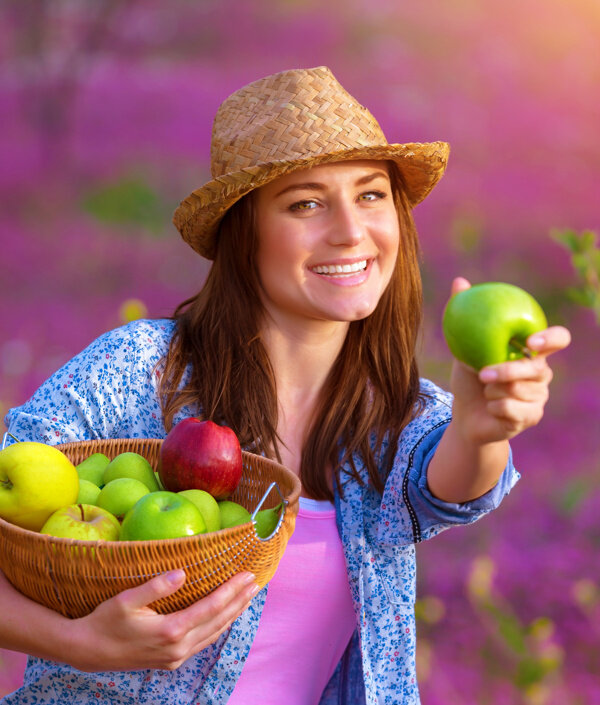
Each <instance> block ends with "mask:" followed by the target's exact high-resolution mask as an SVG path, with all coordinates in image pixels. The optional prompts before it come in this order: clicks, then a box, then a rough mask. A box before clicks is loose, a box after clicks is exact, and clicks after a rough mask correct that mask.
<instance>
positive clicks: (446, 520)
mask: <svg viewBox="0 0 600 705" xmlns="http://www.w3.org/2000/svg"><path fill="white" fill-rule="evenodd" d="M423 391H424V392H425V393H426V404H425V409H424V410H423V412H422V413H421V414H420V415H419V416H418V417H417V418H416V419H415V420H413V421H412V422H411V423H410V424H409V425H408V426H407V428H406V429H405V431H404V432H403V434H402V436H401V438H400V442H399V444H398V446H399V447H398V452H397V455H396V460H395V463H394V466H393V469H392V472H391V473H390V476H389V477H388V479H387V482H386V486H385V489H384V493H383V498H382V502H381V511H380V518H379V523H378V527H377V536H378V540H379V541H380V542H381V543H384V544H391V545H407V544H410V543H418V542H420V541H423V540H425V539H429V538H431V537H433V536H436V535H437V534H439V533H440V532H441V531H444V530H445V529H449V528H450V527H452V526H457V525H461V524H471V523H472V522H474V521H477V520H478V519H480V518H481V517H483V516H484V515H485V514H487V513H489V512H490V511H492V510H493V509H496V508H497V507H498V506H499V505H500V503H501V502H502V500H503V499H504V497H505V496H506V495H507V494H508V493H509V492H510V490H511V489H512V488H513V487H514V485H515V484H516V482H517V481H518V479H519V477H520V475H519V473H518V472H517V471H516V469H515V467H514V465H513V459H512V451H511V452H510V453H509V459H508V462H507V464H506V467H505V468H504V471H503V473H502V475H501V476H500V478H499V480H498V482H497V483H496V485H495V486H494V487H493V488H492V489H491V490H490V491H489V492H487V493H486V494H484V495H482V496H481V497H478V498H477V499H474V500H472V501H470V502H464V503H461V504H457V503H451V502H444V501H442V500H440V499H438V498H437V497H435V496H434V495H432V494H431V492H430V491H429V489H428V487H427V468H428V466H429V462H430V460H431V458H432V457H433V455H434V453H435V452H436V450H437V447H438V445H439V442H440V440H441V438H442V436H443V434H444V431H445V430H446V428H447V426H448V424H449V423H450V420H451V406H452V397H451V395H450V394H448V393H447V392H445V391H443V390H441V389H439V387H436V386H435V385H433V383H431V382H427V381H424V383H423Z"/></svg>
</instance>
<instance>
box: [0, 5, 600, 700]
mask: <svg viewBox="0 0 600 705" xmlns="http://www.w3.org/2000/svg"><path fill="white" fill-rule="evenodd" d="M0 22H1V25H0V26H1V32H2V41H1V42H0V59H1V65H0V116H1V120H2V123H1V124H2V130H1V131H0V155H1V162H0V203H1V213H2V216H1V219H0V237H1V244H2V268H1V276H0V295H1V296H2V300H3V301H4V305H3V306H2V307H1V308H0V418H1V417H3V416H4V413H5V412H6V411H7V410H8V408H10V407H11V406H13V405H16V404H19V403H21V402H23V401H24V400H25V399H26V398H27V397H28V396H29V395H30V394H31V393H32V392H33V390H34V389H35V388H36V387H37V385H38V384H40V383H41V382H42V381H43V380H44V379H45V378H46V377H47V376H48V375H49V374H51V373H52V372H53V371H54V370H55V369H56V368H57V367H58V366H60V365H61V364H62V363H63V362H65V361H66V360H67V359H68V358H69V357H71V356H72V355H73V354H74V353H76V352H78V351H79V350H81V349H82V348H83V347H84V346H85V345H87V344H88V343H89V342H91V340H93V339H94V338H95V337H96V336H98V335H99V334H100V333H102V332H104V331H105V330H107V329H109V328H113V327H115V326H117V325H120V324H121V323H122V322H124V321H127V320H130V319H131V318H136V317H140V316H146V315H147V316H151V317H157V316H163V315H169V314H170V313H171V312H172V310H173V308H174V306H175V305H176V304H177V303H179V301H180V300H182V299H183V298H185V297H187V296H189V295H191V294H193V293H195V291H196V290H197V289H198V288H199V285H200V283H201V282H202V279H203V277H204V275H205V273H206V263H205V262H204V261H203V260H202V259H200V258H199V257H196V256H193V255H192V251H191V250H189V248H188V247H187V246H186V245H184V244H183V243H182V242H180V238H179V235H178V234H177V232H176V231H175V229H174V227H173V226H172V224H171V214H172V211H173V210H174V208H175V207H176V205H177V204H178V203H179V201H180V200H181V199H182V198H184V197H185V196H187V195H188V193H189V192H190V191H191V190H193V189H194V188H196V187H198V186H199V185H201V184H202V183H203V182H204V181H205V180H207V177H208V172H209V165H208V155H209V139H210V129H211V122H212V117H213V115H214V113H215V110H216V109H217V107H218V105H219V103H220V102H221V101H222V100H223V99H224V98H225V97H226V96H227V95H229V93H231V92H232V91H233V90H235V89H237V88H238V87H240V86H241V85H243V84H245V83H247V82H249V81H251V80H254V79H256V78H259V77H261V76H263V75H266V74H268V73H272V72H275V71H280V70H284V69H288V68H295V67H307V66H317V65H321V64H325V65H328V66H329V67H330V68H331V69H332V70H333V72H334V73H335V75H336V76H337V78H338V79H339V80H340V81H341V83H342V84H343V85H344V86H345V87H346V88H347V89H348V90H349V91H350V92H351V93H352V94H353V95H354V96H355V97H356V98H357V99H358V100H359V101H361V102H362V103H364V104H366V105H367V106H368V107H369V108H370V109H371V110H372V112H373V113H374V114H375V115H376V117H377V118H378V119H379V121H380V123H381V125H382V127H383V129H384V131H385V132H386V134H387V136H388V139H389V140H390V141H395V142H402V141H408V142H411V141H428V140H438V139H440V140H447V141H448V142H450V143H451V147H452V153H451V158H450V163H449V168H448V171H447V174H446V175H445V177H444V178H443V179H442V181H441V182H440V184H439V186H438V187H437V188H436V189H435V191H434V193H433V194H432V196H431V197H430V198H428V199H427V201H426V202H425V203H423V204H422V205H420V206H419V207H418V208H417V209H416V211H415V217H416V221H417V226H418V228H419V231H420V233H421V238H422V242H423V250H424V262H423V276H424V281H425V286H426V305H427V325H426V327H425V331H424V337H423V348H422V368H423V373H424V374H425V375H427V376H429V377H431V378H433V379H435V380H436V381H438V382H439V383H441V384H443V385H447V378H448V371H449V367H450V358H449V354H448V352H447V350H446V347H445V344H444V342H443V339H442V337H441V333H440V325H439V322H440V317H441V311H442V308H443V305H444V303H445V301H446V298H447V296H448V291H449V287H450V282H451V280H452V278H453V277H454V276H456V275H459V274H460V275H463V276H467V277H468V278H471V280H472V281H473V282H476V281H484V280H490V279H494V280H503V281H509V282H512V283H514V284H518V285H520V286H523V287H524V288H526V289H527V290H529V291H530V292H531V293H533V294H534V295H535V296H536V297H537V298H538V299H539V300H540V302H541V303H542V304H543V306H544V308H545V309H546V311H547V313H548V316H549V319H550V320H551V322H552V323H560V324H565V325H567V326H568V327H569V328H570V329H571V330H572V333H573V336H574V340H573V344H572V346H571V348H570V349H569V350H568V351H566V352H564V353H562V354H561V355H560V356H557V357H556V359H555V360H554V363H553V366H554V370H555V380H554V382H553V385H552V392H553V396H552V398H551V400H550V402H549V404H548V406H547V412H546V417H545V419H544V421H543V423H542V425H541V426H539V427H538V428H536V429H534V430H531V431H529V432H527V433H526V434H525V435H523V436H522V437H520V438H518V439H516V440H515V442H514V451H515V456H516V463H517V466H518V468H519V469H520V470H521V472H522V474H523V479H522V480H521V482H520V483H519V485H518V487H517V489H516V490H515V491H514V492H513V493H512V495H511V496H509V498H508V499H507V500H506V502H505V503H504V504H503V506H502V507H501V508H500V509H499V510H498V511H497V512H496V513H495V514H494V515H492V516H490V517H489V518H487V519H486V520H484V521H482V522H480V523H479V524H477V525H476V526H473V527H470V528H468V529H456V530H454V531H451V532H448V533H446V534H444V535H442V536H440V537H439V538H437V539H435V540H434V541H432V542H429V543H427V544H423V545H422V546H420V547H419V555H420V572H419V596H420V597H419V601H418V603H417V615H418V627H419V636H420V640H419V677H420V683H421V691H422V697H423V702H424V705H471V704H473V705H475V704H477V705H485V704H488V703H489V704H493V705H504V704H506V705H515V704H517V705H518V704H521V703H522V704H523V705H565V703H568V704H572V705H588V704H589V705H592V703H598V702H600V676H598V667H597V666H598V663H600V562H599V561H598V549H599V548H600V523H599V521H598V515H599V508H600V504H599V500H600V467H599V465H600V423H599V418H600V369H599V365H598V351H599V349H600V348H599V343H600V326H598V324H597V323H596V321H595V319H594V315H593V313H592V312H591V311H589V310H585V309H583V308H578V307H577V306H576V305H575V304H573V303H571V302H570V300H569V299H568V298H567V296H566V295H565V290H566V288H567V287H569V286H572V285H573V284H574V283H575V274H574V271H573V269H572V265H571V262H570V258H569V255H568V253H567V252H566V251H565V250H564V249H563V248H561V246H559V245H558V244H557V243H556V242H555V241H554V240H553V239H552V238H551V237H550V232H551V230H552V229H554V228H573V229H575V230H577V231H579V230H582V229H586V228H587V229H591V230H595V231H596V232H600V207H599V206H598V202H599V200H600V199H599V195H600V189H599V184H600V135H599V130H598V125H600V42H599V41H598V37H599V36H600V6H599V5H598V3H597V2H596V0H570V2H569V3H565V2H562V1H560V0H544V1H542V0H505V1H504V2H502V3H499V2H491V1H489V2H480V1H478V0H455V2H452V3H448V2H445V0H432V1H431V2H428V3H414V2H410V3H409V2H404V3H399V2H392V0H368V1H367V0H330V1H329V3H328V4H327V7H324V4H323V3H322V2H316V1H315V0H304V2H302V3H300V2H298V0H254V1H253V2H252V3H247V2H242V0H202V2H196V3H190V2H186V1H185V0H171V2H170V3H168V4H167V3H162V2H158V1H155V2H151V1H148V0H143V1H142V0H140V1H138V2H129V3H122V2H117V1H116V0H112V1H111V0H98V1H97V2H95V3H93V4H88V3H81V4H80V3H70V2H54V3H50V2H41V1H40V2H30V3H21V2H18V1H16V0H11V1H8V2H4V3H3V5H2V7H1V8H0ZM23 666H24V657H23V656H21V655H17V654H13V653H11V652H6V651H1V650H0V695H1V694H3V693H5V692H8V691H9V690H12V689H13V688H15V687H17V686H18V684H19V683H20V680H21V677H22V670H23Z"/></svg>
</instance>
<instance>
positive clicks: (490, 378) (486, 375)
mask: <svg viewBox="0 0 600 705" xmlns="http://www.w3.org/2000/svg"><path fill="white" fill-rule="evenodd" d="M479 379H480V380H481V381H482V382H495V381H496V380H497V379H498V373H497V372H496V370H481V372H480V373H479Z"/></svg>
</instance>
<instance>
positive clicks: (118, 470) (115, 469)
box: [102, 451, 159, 492]
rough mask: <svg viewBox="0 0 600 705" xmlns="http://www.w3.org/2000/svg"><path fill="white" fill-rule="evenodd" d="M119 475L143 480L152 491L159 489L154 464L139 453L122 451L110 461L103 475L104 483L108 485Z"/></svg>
mask: <svg viewBox="0 0 600 705" xmlns="http://www.w3.org/2000/svg"><path fill="white" fill-rule="evenodd" d="M118 477H133V478H134V479H136V480H139V481H140V482H143V483H144V484H145V485H146V487H147V488H148V489H149V490H150V492H156V491H157V490H158V489H159V487H158V482H157V481H156V477H155V476H154V470H153V469H152V465H150V463H149V462H148V461H147V460H146V458H144V456H142V455H140V454H139V453H133V452H131V451H130V452H127V453H120V454H119V455H117V456H116V457H115V458H113V459H112V460H111V461H110V463H109V464H108V465H107V466H106V469H105V470H104V475H103V477H102V479H103V481H104V484H105V485H107V484H108V483H109V482H110V481H111V480H116V479H117V478H118Z"/></svg>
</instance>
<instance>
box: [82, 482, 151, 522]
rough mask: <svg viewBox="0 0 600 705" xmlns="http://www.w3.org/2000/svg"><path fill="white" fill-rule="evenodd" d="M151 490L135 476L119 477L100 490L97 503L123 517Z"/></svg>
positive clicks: (119, 517) (118, 517)
mask: <svg viewBox="0 0 600 705" xmlns="http://www.w3.org/2000/svg"><path fill="white" fill-rule="evenodd" d="M149 493H150V490H149V489H148V488H147V487H146V485H145V484H144V483H143V482H141V481H140V480H136V479H135V478H134V477H117V479H116V480H111V481H110V482H108V483H107V484H106V485H104V487H103V488H102V489H101V490H100V494H99V495H98V498H97V500H96V502H95V504H96V505H98V506H99V507H102V509H106V511H107V512H110V513H111V514H114V515H115V516H116V517H117V519H121V518H122V517H124V516H125V514H127V512H128V511H129V510H130V509H131V507H133V505H134V504H135V503H136V502H137V501H138V499H141V498H142V497H143V496H144V495H147V494H149Z"/></svg>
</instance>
